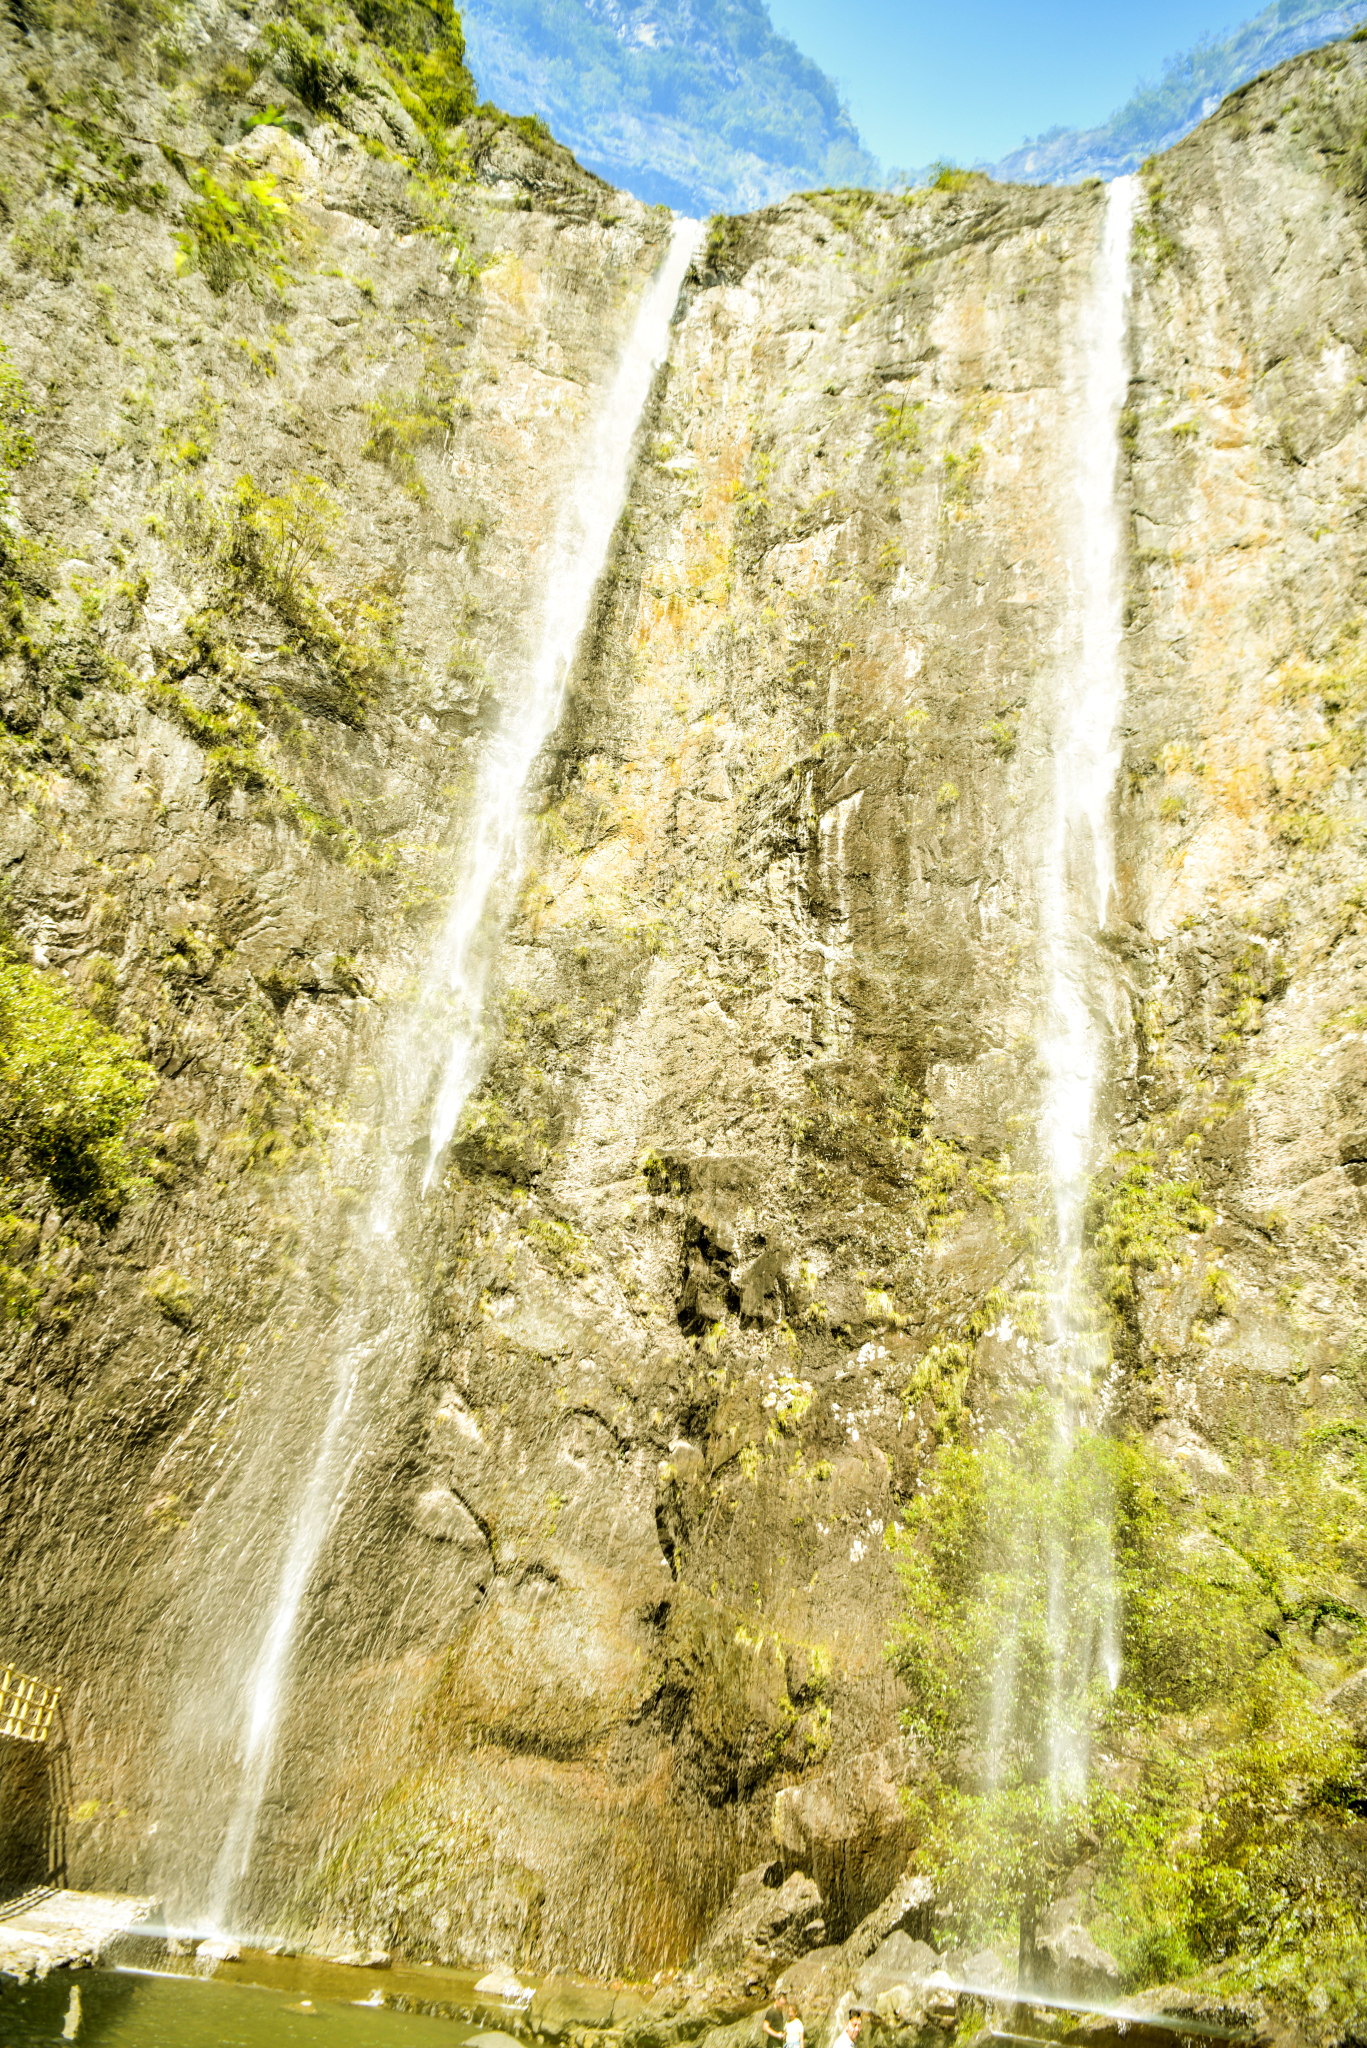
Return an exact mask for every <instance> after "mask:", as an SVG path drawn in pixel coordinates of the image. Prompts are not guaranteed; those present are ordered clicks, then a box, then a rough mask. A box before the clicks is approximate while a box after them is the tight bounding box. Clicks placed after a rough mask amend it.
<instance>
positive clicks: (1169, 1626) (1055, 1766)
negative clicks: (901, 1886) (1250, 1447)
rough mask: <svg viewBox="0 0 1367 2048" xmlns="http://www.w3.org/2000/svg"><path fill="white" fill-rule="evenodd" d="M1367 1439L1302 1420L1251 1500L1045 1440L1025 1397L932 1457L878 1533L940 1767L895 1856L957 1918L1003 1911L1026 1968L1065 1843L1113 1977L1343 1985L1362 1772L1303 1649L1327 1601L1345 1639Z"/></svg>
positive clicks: (986, 1924)
mask: <svg viewBox="0 0 1367 2048" xmlns="http://www.w3.org/2000/svg"><path fill="white" fill-rule="evenodd" d="M1365 1444H1367V1431H1364V1430H1363V1429H1362V1427H1361V1426H1360V1425H1330V1427H1329V1428H1328V1429H1327V1430H1312V1431H1310V1432H1309V1433H1308V1434H1307V1436H1306V1437H1305V1439H1304V1440H1303V1442H1302V1443H1301V1444H1300V1445H1299V1446H1298V1447H1297V1448H1296V1449H1294V1450H1292V1451H1288V1452H1286V1453H1284V1454H1282V1455H1281V1456H1280V1458H1278V1456H1277V1455H1276V1454H1275V1453H1272V1452H1267V1462H1268V1465H1269V1468H1270V1469H1269V1473H1268V1481H1267V1484H1266V1487H1265V1489H1264V1490H1263V1491H1262V1492H1261V1493H1259V1494H1258V1495H1257V1496H1248V1495H1242V1494H1234V1495H1229V1496H1219V1497H1215V1498H1213V1499H1211V1500H1210V1501H1208V1502H1207V1503H1205V1504H1204V1507H1202V1506H1200V1505H1198V1504H1197V1503H1195V1502H1193V1501H1192V1499H1191V1498H1190V1497H1189V1495H1187V1493H1186V1492H1185V1490H1184V1487H1183V1484H1182V1482H1180V1481H1179V1480H1178V1478H1177V1477H1176V1475H1175V1474H1173V1473H1172V1472H1171V1470H1170V1469H1169V1468H1166V1467H1164V1466H1163V1465H1162V1464H1161V1463H1160V1462H1159V1461H1158V1460H1157V1459H1155V1458H1154V1457H1153V1456H1152V1455H1151V1454H1150V1453H1148V1452H1147V1451H1146V1450H1145V1449H1144V1448H1143V1447H1142V1446H1141V1445H1139V1444H1136V1443H1129V1442H1120V1441H1116V1440H1115V1439H1112V1438H1108V1437H1104V1436H1098V1435H1092V1434H1088V1433H1082V1434H1080V1435H1078V1436H1077V1437H1076V1438H1075V1439H1074V1440H1073V1441H1072V1442H1071V1443H1069V1444H1064V1443H1062V1442H1061V1441H1060V1439H1059V1436H1058V1432H1057V1428H1056V1425H1055V1421H1054V1419H1053V1417H1052V1416H1051V1415H1050V1414H1049V1413H1048V1412H1047V1411H1046V1410H1045V1409H1044V1408H1042V1407H1039V1406H1028V1407H1027V1408H1026V1409H1025V1410H1024V1412H1023V1413H1022V1414H1021V1416H1019V1417H1018V1419H1017V1422H1016V1424H1015V1426H1014V1427H1012V1428H1011V1429H1010V1430H1009V1431H999V1432H996V1433H994V1434H993V1435H992V1436H990V1437H988V1438H986V1439H985V1440H984V1441H983V1442H982V1443H980V1444H979V1445H977V1446H975V1447H968V1446H963V1445H950V1446H946V1447H943V1448H942V1449H941V1450H940V1451H939V1452H938V1453H937V1455H936V1458H935V1461H934V1463H933V1465H932V1467H931V1470H930V1473H929V1475H928V1478H927V1481H926V1483H925V1484H924V1485H923V1488H922V1491H921V1493H920V1494H919V1495H918V1497H917V1499H916V1500H915V1501H914V1502H913V1504H912V1508H911V1511H910V1513H909V1515H908V1517H907V1527H906V1532H905V1535H904V1536H903V1537H901V1538H900V1539H898V1540H897V1542H896V1544H895V1549H896V1556H897V1563H898V1569H899V1571H900V1574H901V1577H902V1583H903V1588H904V1591H905V1595H906V1610H905V1613H904V1616H903V1618H902V1620H901V1622H900V1624H899V1626H898V1628H897V1630H896V1632H895V1633H894V1636H893V1638H892V1641H891V1642H890V1644H889V1646H888V1654H889V1656H890V1658H891V1659H892V1661H893V1663H894V1665H895V1666H896V1668H897V1669H898V1671H899V1673H900V1674H901V1676H902V1678H903V1680H904V1682H905V1683H906V1685H907V1688H908V1693H909V1698H910V1705H909V1708H908V1713H907V1720H908V1724H909V1726H910V1728H911V1729H912V1731H913V1732H914V1733H915V1735H916V1736H917V1738H918V1741H919V1743H920V1745H921V1747H922V1750H923V1752H924V1753H925V1754H926V1756H927V1758H928V1760H929V1761H931V1762H932V1763H933V1765H934V1766H935V1769H936V1773H937V1775H936V1777H935V1779H933V1780H931V1781H930V1782H928V1784H927V1785H925V1786H924V1787H922V1788H921V1789H920V1791H919V1792H918V1794H917V1797H916V1801H915V1804H916V1806H917V1809H918V1820H919V1826H920V1833H921V1846H920V1849H919V1852H918V1854H919V1857H920V1860H921V1863H922V1865H923V1867H925V1868H926V1869H927V1870H929V1871H930V1872H931V1873H932V1874H933V1875H934V1876H935V1877H936V1879H937V1881H938V1883H939V1885H940V1886H941V1888H942V1893H943V1896H944V1899H945V1901H946V1903H947V1904H948V1906H949V1908H950V1910H951V1914H952V1918H953V1924H954V1931H955V1932H956V1933H957V1934H958V1935H959V1936H961V1937H962V1938H963V1939H964V1940H966V1941H971V1940H977V1939H981V1938H983V1937H991V1936H993V1935H999V1934H1000V1933H1001V1932H1002V1931H1003V1930H1004V1929H1005V1928H1006V1927H1007V1926H1008V1925H1009V1924H1010V1923H1011V1921H1012V1920H1016V1921H1017V1922H1018V1924H1019V1933H1020V1942H1021V1951H1022V1956H1023V1957H1025V1958H1027V1959H1028V1958H1029V1955H1030V1953H1031V1949H1032V1945H1033V1929H1034V1924H1035V1921H1036V1919H1037V1917H1038V1914H1039V1912H1040V1910H1041V1909H1042V1908H1043V1906H1044V1905H1045V1904H1047V1902H1048V1900H1049V1897H1050V1895H1051V1892H1052V1891H1053V1890H1055V1889H1056V1887H1057V1885H1058V1882H1059V1880H1060V1879H1061V1878H1062V1876H1063V1875H1064V1874H1065V1873H1066V1872H1067V1871H1068V1870H1069V1869H1070V1867H1071V1866H1072V1865H1073V1864H1075V1863H1076V1862H1078V1861H1079V1860H1080V1859H1081V1858H1082V1857H1083V1856H1084V1855H1085V1856H1086V1857H1087V1859H1088V1860H1089V1862H1090V1863H1091V1864H1092V1865H1093V1867H1094V1868H1095V1870H1096V1871H1097V1884H1096V1890H1095V1892H1094V1895H1093V1905H1094V1913H1093V1922H1092V1931H1093V1933H1094V1934H1095V1935H1096V1937H1097V1938H1098V1939H1099V1940H1101V1941H1103V1942H1104V1943H1105V1944H1106V1945H1108V1946H1109V1947H1110V1948H1111V1949H1112V1950H1113V1952H1114V1953H1115V1955H1116V1957H1117V1959H1118V1961H1119V1962H1120V1964H1121V1966H1122V1969H1123V1971H1124V1974H1125V1977H1126V1979H1127V1981H1128V1982H1130V1983H1131V1984H1139V1983H1144V1982H1151V1981H1153V1980H1154V1979H1156V1978H1169V1977H1173V1976H1180V1975H1183V1974H1185V1973H1187V1972H1189V1971H1191V1970H1193V1969H1195V1968H1198V1967H1202V1968H1207V1967H1212V1966H1214V1967H1218V1969H1219V1970H1220V1971H1221V1972H1222V1973H1223V1974H1222V1976H1221V1978H1220V1981H1221V1982H1224V1983H1228V1984H1231V1985H1233V1984H1236V1983H1237V1984H1239V1985H1241V1986H1243V1987H1244V1988H1257V1987H1259V1986H1265V1985H1268V1984H1276V1985H1277V1986H1278V1987H1279V1989H1280V1991H1281V1993H1282V1994H1283V1995H1287V1996H1295V1997H1299V1998H1300V1999H1301V2000H1302V2002H1303V2000H1304V1997H1305V1994H1306V1991H1307V1988H1308V1985H1309V1983H1310V1982H1312V1981H1314V1979H1315V1977H1316V1975H1317V1974H1318V1977H1319V1981H1320V1983H1321V1984H1322V1985H1324V1984H1330V1985H1332V1984H1333V1983H1334V1982H1336V1981H1339V1980H1341V1981H1339V1991H1333V1992H1331V1994H1330V1995H1331V1998H1337V1997H1339V1995H1340V1992H1341V1993H1342V1996H1343V1998H1345V1999H1351V1996H1353V1995H1355V1994H1354V1993H1353V1992H1352V1986H1351V1983H1350V1982H1349V1978H1348V1976H1345V1975H1344V1972H1345V1970H1347V1969H1348V1963H1350V1962H1351V1960H1352V1957H1354V1956H1357V1957H1358V1958H1359V1960H1360V1959H1361V1948H1362V1944H1361V1939H1360V1936H1359V1935H1358V1934H1357V1933H1356V1928H1357V1927H1358V1926H1359V1925H1360V1923H1361V1916H1362V1912H1363V1907H1364V1904H1365V1903H1367V1882H1364V1876H1363V1873H1362V1871H1361V1868H1360V1859H1358V1858H1356V1856H1355V1854H1354V1851H1353V1846H1352V1829H1353V1827H1354V1826H1355V1824H1356V1818H1355V1817H1356V1812H1357V1810H1358V1809H1359V1808H1360V1806H1361V1804H1362V1801H1363V1794H1364V1788H1363V1785H1362V1782H1361V1766H1360V1764H1359V1762H1358V1760H1357V1757H1356V1753H1355V1751H1354V1749H1353V1747H1352V1745H1351V1743H1350V1742H1349V1741H1348V1740H1347V1731H1346V1730H1345V1728H1344V1727H1343V1725H1342V1723H1341V1722H1339V1721H1338V1720H1337V1718H1336V1717H1335V1716H1334V1714H1333V1713H1332V1712H1330V1711H1329V1710H1328V1709H1327V1708H1326V1707H1325V1705H1324V1704H1323V1702H1322V1700H1321V1699H1320V1698H1319V1697H1318V1695H1317V1690H1316V1683H1315V1680H1314V1678H1313V1677H1312V1676H1311V1675H1309V1674H1308V1673H1307V1671H1306V1670H1304V1669H1303V1668H1302V1657H1301V1652H1300V1650H1299V1648H1298V1643H1299V1642H1300V1641H1302V1640H1304V1639H1306V1638H1307V1637H1308V1635H1309V1633H1310V1632H1311V1631H1313V1630H1314V1629H1315V1628H1316V1627H1317V1626H1318V1625H1319V1622H1320V1620H1321V1619H1322V1618H1323V1617H1325V1616H1326V1615H1327V1616H1331V1617H1333V1618H1334V1620H1335V1623H1336V1625H1337V1626H1339V1627H1340V1629H1341V1628H1342V1627H1343V1626H1344V1625H1345V1623H1344V1619H1343V1617H1344V1616H1347V1617H1351V1619H1350V1620H1349V1621H1348V1622H1347V1624H1346V1625H1347V1626H1350V1627H1353V1628H1356V1629H1357V1630H1358V1631H1359V1632H1360V1637H1359V1639H1360V1640H1361V1639H1363V1638H1367V1617H1364V1616H1363V1615H1362V1614H1361V1613H1360V1608H1361V1599H1360V1592H1359V1590H1358V1588H1357V1586H1356V1573H1357V1570H1358V1563H1357V1560H1358V1559H1359V1558H1360V1556H1361V1555H1362V1554H1363V1545H1364V1542H1365V1541H1367V1456H1365V1455H1364V1445H1365ZM1260 1448H1261V1449H1262V1450H1264V1451H1267V1447H1266V1446H1262V1447H1260ZM1316 1647H1317V1655H1318V1654H1319V1646H1318V1643H1317V1646H1316ZM1312 1668H1313V1667H1312ZM1321 1672H1322V1665H1321ZM1319 1682H1320V1683H1321V1684H1322V1683H1323V1678H1322V1676H1320V1679H1319ZM1061 1736H1062V1737H1063V1738H1065V1740H1064V1742H1063V1743H1062V1744H1061V1742H1060V1737H1061ZM1068 1747H1071V1750H1072V1754H1073V1757H1074V1759H1075V1760H1076V1759H1080V1758H1082V1757H1085V1756H1088V1755H1090V1769H1089V1770H1088V1771H1087V1772H1086V1773H1085V1774H1084V1773H1083V1772H1082V1771H1081V1770H1079V1769H1078V1768H1076V1762H1075V1767H1074V1769H1073V1770H1072V1771H1071V1773H1070V1772H1069V1771H1068V1770H1067V1769H1066V1768H1064V1769H1061V1768H1060V1764H1061V1762H1063V1763H1065V1764H1066V1761H1067V1757H1066V1754H1063V1755H1061V1752H1062V1751H1066V1749H1067V1748H1068ZM1350 1934H1351V1935H1352V1939H1351V1940H1349V1939H1348V1936H1349V1935H1350ZM1345 1957H1346V1958H1347V1959H1348V1962H1345V1961H1344V1960H1343V1959H1344V1958H1345ZM1298 1972H1299V1975H1297V1973H1298ZM1349 1974H1351V1973H1349ZM1297 1983H1298V1984H1299V1991H1297V1990H1296V1985H1297Z"/></svg>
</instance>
